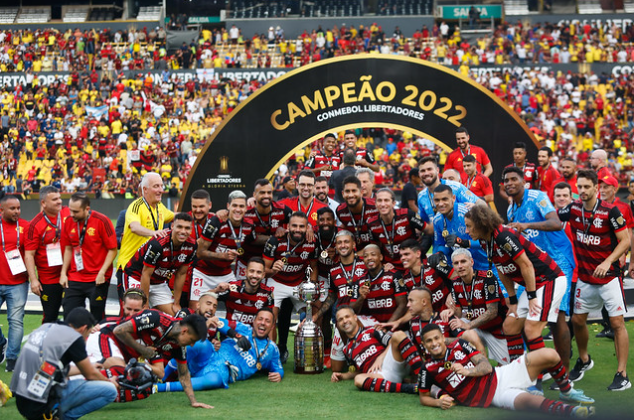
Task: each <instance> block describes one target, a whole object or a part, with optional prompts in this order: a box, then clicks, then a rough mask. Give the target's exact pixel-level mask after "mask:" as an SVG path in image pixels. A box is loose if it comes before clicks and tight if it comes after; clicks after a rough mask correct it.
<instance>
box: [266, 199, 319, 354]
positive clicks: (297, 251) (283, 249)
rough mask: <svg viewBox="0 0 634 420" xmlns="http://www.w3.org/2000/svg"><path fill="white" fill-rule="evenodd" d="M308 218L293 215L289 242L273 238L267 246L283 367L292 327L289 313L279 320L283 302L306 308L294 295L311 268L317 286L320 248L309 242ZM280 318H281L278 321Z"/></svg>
mask: <svg viewBox="0 0 634 420" xmlns="http://www.w3.org/2000/svg"><path fill="white" fill-rule="evenodd" d="M307 230H308V218H307V217H306V215H305V214H304V213H302V212H295V213H293V214H292V215H291V219H290V221H289V223H288V234H287V235H286V238H279V239H278V238H277V237H275V236H271V237H270V238H269V240H268V241H266V244H265V245H264V253H263V254H262V257H263V258H264V273H265V276H266V277H268V278H269V281H268V284H267V285H268V286H269V287H271V288H273V296H274V299H275V307H274V308H273V314H274V315H275V318H276V319H277V320H278V331H279V341H278V343H279V344H278V345H279V347H280V352H281V354H282V363H285V362H286V359H287V358H288V350H287V348H286V340H287V338H288V329H289V327H290V322H291V319H290V315H291V314H290V313H289V314H288V316H286V314H285V316H284V317H281V316H280V307H281V305H282V301H283V300H284V299H290V300H291V301H292V303H293V306H294V308H295V310H296V311H300V310H301V309H303V308H304V307H305V306H306V304H305V303H304V302H302V301H301V300H299V299H298V298H297V297H296V296H295V294H294V293H293V291H294V290H295V288H296V287H297V286H299V285H300V284H301V283H302V282H303V281H304V280H305V279H306V269H307V268H308V267H310V269H311V271H310V279H309V280H310V281H312V282H313V283H317V275H318V271H317V244H316V243H315V242H311V241H308V240H307V239H306V231H307ZM278 317H279V318H278Z"/></svg>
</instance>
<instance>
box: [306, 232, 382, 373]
mask: <svg viewBox="0 0 634 420" xmlns="http://www.w3.org/2000/svg"><path fill="white" fill-rule="evenodd" d="M335 249H336V252H337V255H338V256H339V261H338V263H337V264H333V266H332V267H331V268H330V270H329V273H328V282H329V284H330V289H329V290H328V295H327V297H326V300H325V301H324V302H323V303H322V305H321V307H320V308H319V309H318V310H317V311H315V312H314V313H313V321H314V322H318V320H319V319H324V320H326V319H327V320H328V322H330V313H331V310H332V309H333V308H334V309H335V310H336V308H338V307H339V306H342V305H349V304H350V301H351V300H352V295H353V294H354V291H355V289H356V288H358V287H359V283H360V282H361V281H366V280H367V279H368V271H367V268H366V267H365V264H364V263H363V261H362V260H361V259H358V258H357V256H356V255H355V252H354V249H355V244H354V237H353V236H352V233H350V232H348V231H347V230H342V231H339V232H337V234H336V235H335ZM359 320H360V322H362V323H363V325H364V326H370V325H374V324H376V323H377V322H378V321H377V320H376V319H374V318H372V317H369V316H360V317H359ZM330 359H331V367H332V371H333V372H341V371H343V369H344V368H345V367H346V366H345V365H346V363H345V361H346V358H345V355H344V354H343V342H342V340H341V335H340V333H339V329H335V333H334V337H333V339H332V348H331V351H330Z"/></svg>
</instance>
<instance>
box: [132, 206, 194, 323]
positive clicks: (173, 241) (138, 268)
mask: <svg viewBox="0 0 634 420" xmlns="http://www.w3.org/2000/svg"><path fill="white" fill-rule="evenodd" d="M191 229H192V217H191V216H190V215H188V214H187V213H178V214H177V215H176V216H174V224H173V227H172V229H170V230H168V235H167V236H164V237H161V238H152V239H150V240H149V241H148V242H146V243H145V244H144V245H143V246H142V247H141V248H139V250H138V251H137V252H136V254H134V256H133V257H132V259H130V261H128V264H127V265H126V267H125V271H124V273H123V277H122V280H123V285H124V287H125V290H128V289H129V288H131V287H139V288H141V290H142V291H143V293H144V294H145V295H146V296H147V297H148V301H149V306H150V307H151V308H157V309H158V310H160V311H162V312H165V313H167V314H170V315H174V314H175V313H176V312H178V311H179V310H180V305H179V304H178V302H180V296H181V292H182V290H183V283H185V276H186V275H187V270H188V269H189V265H190V264H191V262H192V261H193V259H194V255H196V243H195V242H194V240H193V239H191V236H190V234H191ZM172 276H174V277H175V279H174V293H173V295H172V291H171V290H170V288H169V285H168V283H169V280H170V279H171V278H172Z"/></svg>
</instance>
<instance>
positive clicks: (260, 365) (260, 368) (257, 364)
mask: <svg viewBox="0 0 634 420" xmlns="http://www.w3.org/2000/svg"><path fill="white" fill-rule="evenodd" d="M255 367H256V368H258V370H262V363H260V362H257V363H256V364H255Z"/></svg>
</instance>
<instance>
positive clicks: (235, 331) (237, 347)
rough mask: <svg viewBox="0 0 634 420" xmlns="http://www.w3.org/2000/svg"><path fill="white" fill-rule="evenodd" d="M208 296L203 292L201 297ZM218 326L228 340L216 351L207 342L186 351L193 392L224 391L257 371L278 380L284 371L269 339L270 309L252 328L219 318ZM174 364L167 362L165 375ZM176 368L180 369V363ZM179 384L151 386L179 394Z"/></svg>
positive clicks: (259, 314)
mask: <svg viewBox="0 0 634 420" xmlns="http://www.w3.org/2000/svg"><path fill="white" fill-rule="evenodd" d="M208 293H210V292H205V295H207V294H208ZM212 299H213V297H212ZM229 325H233V326H234V327H233V328H231V327H230V326H229ZM218 326H219V330H220V332H221V333H223V334H225V335H227V336H228V337H229V338H226V339H225V340H223V341H222V344H221V345H220V347H219V348H218V349H217V350H214V347H213V345H212V344H211V343H210V342H209V341H208V340H204V341H198V342H197V343H195V344H194V345H193V346H192V347H189V348H188V349H187V366H188V368H189V370H190V372H191V374H192V379H191V384H192V388H193V390H194V391H202V390H207V389H217V388H228V387H229V384H230V383H232V382H235V381H244V380H246V379H249V378H250V377H252V376H253V375H255V374H256V373H258V372H259V371H265V372H266V371H268V379H269V381H270V382H280V381H281V380H282V378H283V377H284V368H283V367H282V364H281V363H280V352H279V349H278V348H277V346H276V345H275V343H274V342H273V341H271V339H270V338H269V336H270V334H271V331H272V330H273V328H275V318H274V316H273V313H272V312H271V309H269V308H262V309H260V310H259V311H258V312H257V313H256V316H255V319H254V321H253V326H252V327H251V326H248V325H245V324H242V323H240V322H237V323H233V322H231V321H227V320H226V319H222V318H221V319H219V320H218ZM174 364H175V361H170V363H169V365H168V369H166V372H168V371H172V370H173V369H174V367H173V365H174ZM178 367H179V369H180V364H179V365H178ZM167 376H168V375H166V376H165V378H167ZM181 384H182V382H163V383H158V384H156V385H155V387H156V391H158V392H179V391H183V386H182V385H181Z"/></svg>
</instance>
